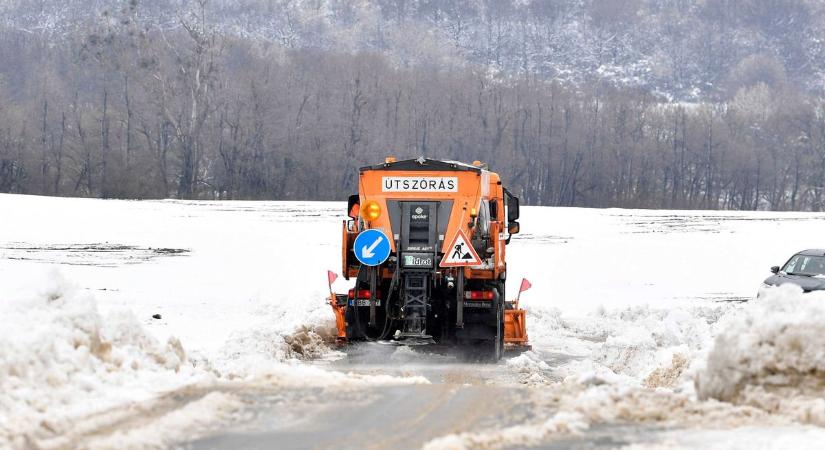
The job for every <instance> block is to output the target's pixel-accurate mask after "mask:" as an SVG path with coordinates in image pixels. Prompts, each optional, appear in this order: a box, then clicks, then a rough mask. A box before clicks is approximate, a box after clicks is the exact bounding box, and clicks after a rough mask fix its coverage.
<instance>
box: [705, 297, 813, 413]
mask: <svg viewBox="0 0 825 450" xmlns="http://www.w3.org/2000/svg"><path fill="white" fill-rule="evenodd" d="M823 386H825V293H817V292H814V293H807V294H803V293H802V291H801V289H800V288H799V287H797V286H794V285H784V286H781V287H777V288H770V289H766V290H765V291H764V294H763V295H762V296H761V297H760V298H759V299H757V300H755V301H754V302H752V303H751V304H749V305H748V307H747V308H746V309H745V310H744V311H743V312H742V314H739V315H736V316H734V317H731V318H730V319H729V320H726V321H725V328H724V329H723V330H722V331H721V332H720V333H719V335H718V336H717V337H716V340H715V343H714V346H713V349H712V350H711V351H710V353H709V355H708V359H707V367H706V368H705V369H704V370H701V371H699V372H698V374H697V377H696V389H697V392H698V394H699V396H700V397H701V398H716V399H720V400H724V401H728V402H732V403H735V404H743V405H752V406H756V407H759V408H761V409H764V410H766V411H769V412H772V413H779V414H783V415H787V416H789V417H793V418H795V419H796V420H799V421H802V422H808V423H813V424H817V425H825V399H823V398H822V388H823Z"/></svg>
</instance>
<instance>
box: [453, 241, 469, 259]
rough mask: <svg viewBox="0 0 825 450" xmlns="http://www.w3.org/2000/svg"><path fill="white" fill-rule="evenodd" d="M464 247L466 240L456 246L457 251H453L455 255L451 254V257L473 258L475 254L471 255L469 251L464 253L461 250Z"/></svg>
mask: <svg viewBox="0 0 825 450" xmlns="http://www.w3.org/2000/svg"><path fill="white" fill-rule="evenodd" d="M463 248H464V242H462V243H460V244H457V245H456V246H455V251H454V252H453V256H451V257H450V259H469V260H472V259H473V255H471V254H470V253H469V252H467V253H462V251H461V250H462V249H463ZM462 255H463V256H462Z"/></svg>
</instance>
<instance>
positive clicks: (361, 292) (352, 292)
mask: <svg viewBox="0 0 825 450" xmlns="http://www.w3.org/2000/svg"><path fill="white" fill-rule="evenodd" d="M347 297H349V298H355V289H350V290H349V294H347ZM376 297H378V298H380V297H381V294H380V293H376ZM358 298H366V299H369V298H370V290H369V289H360V290H359V291H358Z"/></svg>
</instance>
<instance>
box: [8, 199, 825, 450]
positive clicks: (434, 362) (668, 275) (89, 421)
mask: <svg viewBox="0 0 825 450" xmlns="http://www.w3.org/2000/svg"><path fill="white" fill-rule="evenodd" d="M344 209H345V204H343V203H317V202H316V203H311V202H306V203H295V202H185V201H140V202H138V201H113V200H81V199H58V198H42V197H28V196H15V195H0V448H3V449H5V448H11V449H21V450H22V449H31V448H38V449H64V448H66V449H70V448H83V449H85V448H88V449H109V448H111V449H121V448H141V449H143V448H146V449H149V448H151V449H162V448H171V447H176V446H183V447H184V448H232V445H234V446H235V447H236V448H240V447H238V446H237V444H238V442H244V443H246V444H243V447H244V448H258V447H255V446H254V445H252V444H250V442H252V441H249V440H246V441H237V440H236V441H233V440H232V439H238V436H242V437H244V439H246V438H247V437H248V436H252V435H254V436H256V439H258V440H259V441H260V440H261V439H264V438H265V437H266V438H267V439H269V438H272V439H276V438H284V436H287V435H286V434H285V433H286V431H284V430H291V431H290V433H292V434H290V435H288V436H287V437H290V436H291V437H290V439H294V441H289V440H288V439H286V438H284V439H285V440H282V441H280V442H281V443H283V445H281V446H280V447H281V448H288V447H290V446H292V447H295V448H300V447H301V445H300V443H301V442H305V441H301V440H300V439H302V438H308V437H312V438H315V437H316V436H315V435H313V434H311V433H312V432H313V430H314V432H316V434H318V436H317V437H318V438H321V437H322V436H320V433H321V432H320V431H317V430H318V429H319V428H317V427H318V423H322V424H323V426H321V427H320V429H325V430H330V432H331V433H335V434H336V435H340V431H341V430H336V429H334V428H330V427H334V426H333V425H330V424H328V423H327V422H325V421H324V420H323V419H322V418H323V417H326V416H324V414H328V413H329V412H330V411H335V408H338V407H342V406H341V405H356V406H347V407H351V408H356V409H355V410H354V411H357V412H358V413H359V414H360V413H366V412H367V411H370V410H375V405H377V403H370V402H371V401H373V400H370V399H371V398H372V397H371V396H374V397H376V398H380V399H383V398H390V399H394V401H395V402H396V404H397V405H403V406H405V407H408V408H410V410H411V411H412V412H411V413H410V414H411V415H414V416H415V417H418V416H422V417H425V418H426V417H433V420H432V422H435V421H436V420H435V417H436V414H437V413H438V414H440V413H439V411H441V412H443V413H444V414H445V417H446V416H449V417H450V418H451V419H444V420H442V419H439V420H438V422H439V424H441V425H443V426H435V425H434V423H429V422H428V421H427V419H424V422H422V424H420V429H421V430H422V431H421V433H419V434H416V435H415V436H414V438H405V440H404V441H403V442H404V443H403V444H398V443H394V444H393V443H391V441H387V442H386V443H385V444H383V445H381V444H380V443H379V444H375V441H372V442H373V446H374V447H382V446H383V447H394V448H399V447H402V448H403V447H406V448H422V447H424V448H427V449H460V448H512V447H516V448H521V447H525V446H540V447H543V448H548V447H550V448H571V447H573V448H575V447H577V446H578V447H583V448H593V447H594V446H595V447H599V448H613V447H620V448H634V449H635V448H638V449H648V448H674V449H675V448H696V447H705V448H720V449H723V448H724V449H726V448H743V449H745V448H747V449H751V448H790V447H793V448H819V447H821V442H823V440H825V428H823V427H825V396H823V395H822V394H823V393H824V392H825V388H823V386H825V296H822V295H814V294H805V295H803V294H801V293H800V292H797V291H795V290H794V289H792V288H783V289H772V290H768V291H766V292H765V295H763V296H761V297H760V299H758V300H756V299H755V295H756V293H757V290H758V289H759V286H760V283H761V282H762V280H763V279H764V278H766V277H767V276H768V275H769V271H768V268H769V267H770V266H773V265H780V264H782V263H784V262H785V260H786V259H787V258H788V257H789V256H790V255H791V254H793V253H794V252H796V251H798V250H801V249H804V248H823V247H825V236H823V233H822V232H823V230H825V215H823V214H805V213H762V212H757V213H738V212H683V211H637V210H618V209H616V210H587V209H574V208H539V207H525V208H523V209H522V219H521V220H520V222H521V229H522V230H523V232H522V234H520V235H518V236H516V237H515V238H514V239H513V241H512V245H511V246H510V247H509V248H508V251H509V254H508V267H509V276H510V280H511V282H510V283H509V285H508V290H510V291H511V292H508V297H510V298H512V297H514V296H515V292H513V290H514V289H516V288H517V286H518V280H519V279H520V278H521V277H526V278H528V279H529V280H530V281H531V282H532V284H533V289H532V290H530V291H528V292H526V293H525V294H523V296H522V305H523V306H524V307H525V308H526V309H527V310H528V333H529V335H530V339H531V342H532V344H533V347H534V350H533V351H532V352H528V353H525V354H521V355H508V356H507V358H505V359H504V360H502V361H501V362H500V363H499V364H497V365H483V366H478V365H476V366H472V365H466V364H459V363H457V362H455V361H453V360H451V359H450V358H449V356H443V355H432V354H421V353H418V352H412V351H410V350H408V349H406V348H403V347H401V348H395V347H386V348H380V349H377V350H376V349H375V348H371V347H355V348H352V349H349V350H345V351H339V350H335V349H333V348H331V347H330V346H329V336H330V332H331V328H332V325H333V323H332V313H331V311H330V309H329V307H328V306H327V305H326V303H325V297H326V295H327V287H326V270H327V269H332V270H335V271H339V270H340V255H341V249H340V226H341V225H340V224H341V220H343V216H344V214H343V213H344ZM334 288H335V289H336V290H337V291H339V292H343V291H345V290H346V289H348V288H349V286H348V283H347V282H346V281H345V280H343V279H339V280H338V281H337V282H336V284H335V285H334ZM370 354H372V356H369V355H370ZM365 355H367V356H365ZM376 355H377V356H376ZM493 395H495V396H501V397H502V398H506V399H507V402H502V403H507V405H508V406H507V407H506V408H505V407H504V406H497V405H499V403H496V402H492V401H490V400H489V399H490V398H491V396H493ZM428 396H429V397H428ZM445 396H446V397H445ZM430 397H432V399H433V400H432V402H430V401H428V400H427V401H425V399H428V398H430ZM444 398H448V399H449V402H447V403H449V404H448V405H445V404H441V403H438V402H442V403H444V400H443V399H444ZM413 399H418V400H420V401H418V402H414V401H413ZM422 399H424V400H422ZM439 399H440V400H439ZM436 403H438V404H436ZM285 405H289V406H288V407H287V406H285ZM358 405H360V406H358ZM357 408H361V409H357ZM399 408H401V406H399ZM439 408H441V409H439ZM497 408H498V409H497ZM473 410H475V415H476V416H479V417H477V418H473V419H472V420H470V418H469V415H470V413H471V412H473ZM478 411H487V412H488V413H489V414H487V413H485V414H481V413H479V412H478ZM423 412H427V413H426V414H424V413H423ZM395 413H397V411H396V412H393V414H395ZM419 413H421V414H419ZM398 414H401V413H398ZM428 414H429V415H428ZM456 416H459V417H465V419H466V420H454V418H455V417H456ZM389 417H394V418H395V419H397V421H399V422H401V421H407V420H408V419H409V418H410V417H411V416H405V415H403V414H401V415H399V416H392V415H391V416H389ZM313 418H314V419H313ZM312 420H315V421H316V422H315V426H316V428H313V427H311V426H309V425H307V423H309V422H308V421H312ZM385 420H387V419H385ZM345 425H346V426H347V429H348V430H349V431H348V432H354V433H357V428H358V427H359V425H360V424H359V423H358V422H357V421H355V419H353V418H349V419H348V421H347V422H346V424H345ZM418 426H419V425H416V427H418ZM302 427H305V428H306V429H308V430H311V431H307V433H310V434H300V430H302V429H303V428H302ZM325 427H326V428H325ZM407 428H409V427H407ZM353 429H355V431H352V430H353ZM267 433H269V434H267ZM353 436H355V437H354V438H353V439H357V438H358V436H360V435H357V434H354V435H353ZM269 442H270V444H271V442H272V441H269ZM289 442H293V443H294V445H287V444H286V443H289ZM318 442H323V441H318ZM347 442H351V443H349V444H347ZM337 444H338V446H339V447H342V448H349V447H348V445H350V446H352V448H363V447H366V446H362V445H356V443H355V441H345V443H343V444H342V443H341V442H340V441H338V442H337ZM318 445H320V444H318ZM260 448H267V447H266V446H262V447H260ZM269 448H272V447H271V445H270V447H269Z"/></svg>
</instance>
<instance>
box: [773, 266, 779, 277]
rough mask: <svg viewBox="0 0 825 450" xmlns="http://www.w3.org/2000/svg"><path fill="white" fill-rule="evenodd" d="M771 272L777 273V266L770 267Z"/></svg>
mask: <svg viewBox="0 0 825 450" xmlns="http://www.w3.org/2000/svg"><path fill="white" fill-rule="evenodd" d="M771 273H772V274H774V275H776V274H778V273H779V266H773V267H771Z"/></svg>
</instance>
